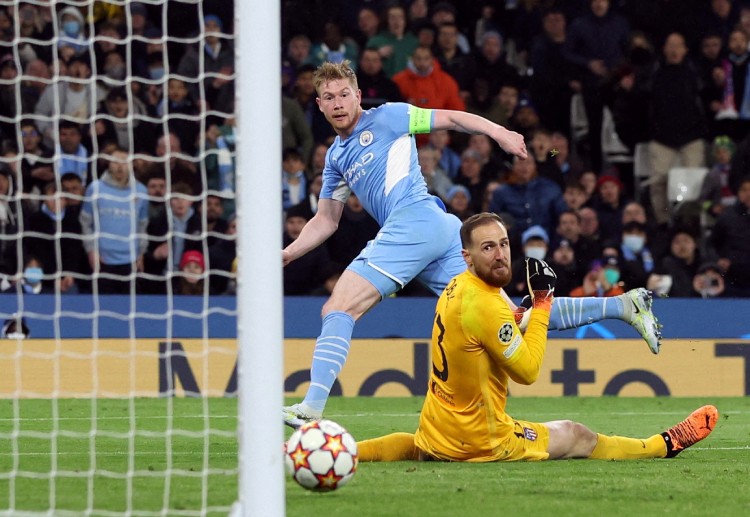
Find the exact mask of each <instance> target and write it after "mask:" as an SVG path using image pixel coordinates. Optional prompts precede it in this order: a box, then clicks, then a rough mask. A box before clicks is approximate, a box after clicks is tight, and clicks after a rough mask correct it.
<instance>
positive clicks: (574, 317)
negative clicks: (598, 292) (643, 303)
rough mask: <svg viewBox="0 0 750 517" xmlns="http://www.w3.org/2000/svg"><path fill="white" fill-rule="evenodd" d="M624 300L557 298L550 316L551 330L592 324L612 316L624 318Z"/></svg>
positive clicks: (617, 298) (616, 298) (612, 298)
mask: <svg viewBox="0 0 750 517" xmlns="http://www.w3.org/2000/svg"><path fill="white" fill-rule="evenodd" d="M623 305H624V304H623V301H622V299H621V298H620V297H618V296H615V297H610V298H589V297H586V298H566V297H560V298H555V303H553V304H552V312H551V313H550V318H549V328H550V330H565V329H572V328H578V327H580V326H583V325H590V324H592V323H595V322H597V321H600V320H603V319H610V318H618V319H622V317H623V310H624V307H623Z"/></svg>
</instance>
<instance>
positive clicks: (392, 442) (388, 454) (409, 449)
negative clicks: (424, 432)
mask: <svg viewBox="0 0 750 517" xmlns="http://www.w3.org/2000/svg"><path fill="white" fill-rule="evenodd" d="M357 454H358V457H359V461H408V460H418V459H419V458H420V454H419V449H418V448H417V446H416V445H414V435H413V434H412V433H393V434H389V435H386V436H380V437H378V438H373V439H371V440H362V441H361V442H357Z"/></svg>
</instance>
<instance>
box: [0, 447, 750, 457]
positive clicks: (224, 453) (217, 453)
mask: <svg viewBox="0 0 750 517" xmlns="http://www.w3.org/2000/svg"><path fill="white" fill-rule="evenodd" d="M690 450H691V451H707V452H711V451H750V445H746V446H744V447H690ZM201 452H202V451H172V453H171V455H172V456H196V455H198V454H200V453H201ZM166 454H167V453H166V452H164V451H149V452H136V453H135V457H136V458H137V457H163V456H165V455H166ZM12 456H14V455H13V454H0V458H2V457H12ZM17 456H23V457H47V456H50V453H45V452H19V453H18V454H17ZM55 456H82V457H86V458H88V457H89V453H88V452H57V453H56V454H55ZM96 456H97V457H121V456H129V454H128V453H127V452H97V453H96ZM209 456H211V457H219V456H232V457H234V456H237V452H236V451H211V452H209Z"/></svg>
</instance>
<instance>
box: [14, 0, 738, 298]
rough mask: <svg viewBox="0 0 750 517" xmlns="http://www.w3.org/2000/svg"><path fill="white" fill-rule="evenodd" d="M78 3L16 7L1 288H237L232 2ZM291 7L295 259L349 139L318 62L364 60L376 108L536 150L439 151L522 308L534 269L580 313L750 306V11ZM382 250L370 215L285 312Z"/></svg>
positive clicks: (361, 78)
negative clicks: (518, 153) (503, 133)
mask: <svg viewBox="0 0 750 517" xmlns="http://www.w3.org/2000/svg"><path fill="white" fill-rule="evenodd" d="M72 4H73V2H71V3H70V4H69V5H66V3H65V2H58V3H57V4H56V7H55V8H54V9H53V8H50V7H44V6H42V5H41V4H40V3H25V2H20V3H17V5H14V6H7V5H6V6H5V7H0V98H1V99H2V100H1V101H0V138H2V145H1V152H0V154H1V156H0V160H1V162H0V225H2V226H1V228H2V230H1V231H0V237H1V239H2V240H0V246H2V249H1V250H0V251H1V252H2V255H1V257H2V267H1V270H0V272H1V273H3V274H4V275H3V276H2V279H0V290H3V291H9V292H32V293H33V292H55V291H56V290H58V289H59V291H61V292H63V293H75V292H90V291H92V290H95V292H98V293H155V294H159V293H165V292H173V293H176V294H203V293H209V294H232V293H233V292H234V291H233V290H234V281H233V278H234V268H236V260H235V245H234V234H235V221H234V201H233V199H234V174H235V171H234V127H235V125H234V122H235V119H234V115H233V107H234V106H233V103H234V78H235V76H234V73H235V71H234V53H233V45H232V44H233V41H234V37H233V36H232V32H233V31H232V22H233V19H232V16H233V14H232V2H221V1H219V0H213V1H208V0H207V1H204V2H203V3H202V5H200V4H197V5H196V4H193V3H182V2H179V1H175V2H168V3H167V4H166V8H163V6H158V5H152V4H145V3H144V4H142V3H128V4H127V5H126V6H123V5H121V3H116V2H106V1H100V2H94V3H92V5H91V6H88V7H85V8H80V7H77V6H75V5H72ZM281 5H282V49H283V53H282V56H281V75H282V77H281V79H282V88H283V91H282V93H283V95H282V102H281V108H282V128H281V130H282V141H283V147H284V150H283V156H282V171H280V173H281V178H282V182H281V184H282V192H281V195H282V203H283V208H284V228H283V232H284V235H283V239H284V244H285V245H286V244H288V243H289V242H291V241H292V240H294V239H295V238H296V237H297V236H298V235H299V232H300V231H301V229H302V227H304V225H305V224H306V222H307V221H308V220H309V219H310V218H312V217H313V216H314V214H315V213H316V210H317V201H318V195H319V193H320V189H321V183H322V171H323V168H324V163H325V153H326V150H327V148H328V146H329V145H330V144H331V142H332V141H333V138H334V136H335V135H334V133H333V131H332V129H331V127H330V125H329V124H328V123H327V121H326V120H325V118H324V117H323V115H322V113H321V112H320V111H319V109H318V107H317V104H316V92H315V88H314V85H313V74H314V72H315V68H316V67H317V66H318V65H320V64H321V63H322V62H324V61H337V62H338V61H342V60H344V59H348V60H350V61H351V63H352V67H353V68H355V70H356V71H357V78H358V82H359V87H360V89H361V91H362V105H363V107H364V108H366V109H367V108H371V107H376V106H379V105H381V104H383V103H384V102H401V101H405V102H409V103H411V104H414V105H416V106H420V107H423V108H445V109H455V110H465V111H469V112H472V113H476V114H479V115H481V116H483V117H486V118H488V119H490V120H492V121H494V122H497V123H499V124H502V125H505V126H507V127H509V128H510V129H513V130H515V131H517V132H520V133H522V134H523V135H524V136H525V137H526V141H527V144H528V145H529V148H530V150H531V153H530V154H531V156H530V159H528V160H525V161H515V162H514V161H513V160H511V159H510V157H509V156H507V155H505V154H504V153H503V152H502V151H501V150H500V149H499V148H498V147H497V146H495V145H493V144H492V143H491V141H490V140H489V139H488V138H487V137H485V136H482V135H473V136H468V135H461V134H458V133H452V132H447V131H436V132H434V133H432V134H430V135H429V136H427V135H422V136H420V137H418V138H417V145H418V148H419V153H418V154H419V156H418V159H419V162H420V164H421V166H422V172H423V174H424V177H425V181H426V183H427V185H428V188H429V189H430V191H431V192H432V193H434V194H435V195H437V196H439V197H440V198H442V199H443V201H444V202H445V204H446V206H447V207H448V210H449V211H451V212H452V213H455V214H456V215H457V216H458V217H459V218H461V219H464V218H466V217H468V216H470V215H472V214H474V213H477V212H480V211H486V210H488V211H492V212H496V213H498V214H500V215H501V216H502V217H503V219H504V220H505V221H506V223H507V225H508V228H509V235H510V237H511V240H512V245H513V250H514V256H515V257H516V259H515V261H514V264H513V270H514V272H515V273H514V279H515V280H514V282H513V283H512V284H511V285H510V286H509V293H510V294H511V295H518V296H520V295H522V294H523V293H524V292H525V290H526V288H525V286H524V285H523V282H522V276H523V275H522V274H521V271H522V261H523V257H524V256H529V257H536V258H540V259H541V258H546V259H547V260H548V261H550V262H551V263H552V264H553V266H554V267H555V270H556V271H557V273H558V277H559V280H558V288H557V290H558V291H559V293H558V294H560V295H571V296H606V295H616V294H619V293H621V292H623V290H628V289H632V288H635V287H647V288H649V289H652V290H653V291H655V292H656V293H657V294H659V295H665V296H671V297H717V296H722V297H727V296H730V297H731V296H735V297H746V296H750V215H749V214H750V69H749V67H748V64H749V63H750V44H749V42H750V0H748V1H747V2H743V1H740V0H680V1H679V2H675V1H670V0H564V1H562V0H557V1H555V0H505V1H502V0H499V1H498V0H495V1H486V0H461V1H458V0H455V1H452V2H450V1H435V0H431V1H428V0H411V1H406V0H404V1H400V2H399V1H388V0H380V1H378V0H370V1H367V0H350V1H343V0H326V1H323V0H314V1H313V0H285V1H283V2H281ZM201 31H202V34H203V36H199V34H201ZM55 35H58V36H59V38H55ZM191 38H192V39H191ZM58 78H59V80H58ZM243 173H245V174H251V175H260V174H266V173H267V171H257V170H250V171H243ZM680 184H681V185H682V186H683V188H682V189H679V188H675V187H674V185H680ZM377 231H378V227H377V225H376V224H375V222H374V221H373V220H372V218H371V217H370V216H369V215H368V214H367V213H365V212H364V210H363V209H362V206H361V204H360V203H359V202H358V200H357V199H356V197H354V196H352V197H350V199H349V200H348V202H347V204H346V206H345V208H344V213H343V216H342V220H341V223H340V225H339V228H338V230H337V232H336V233H335V234H334V236H333V237H332V238H331V239H330V240H329V241H328V242H327V243H326V244H325V245H323V246H321V247H320V248H318V249H317V250H315V251H314V252H312V253H309V254H308V255H306V256H305V257H303V258H302V259H300V260H297V261H295V262H293V263H292V264H290V265H289V266H288V267H287V268H286V269H285V271H284V292H285V294H287V295H325V294H327V293H330V291H331V288H332V286H333V285H334V284H335V282H336V279H337V278H338V276H339V275H340V274H341V272H342V270H343V268H344V267H345V266H346V265H347V264H348V263H349V261H350V260H352V259H353V258H354V257H355V256H356V255H357V254H358V253H359V251H360V250H361V249H362V247H363V246H364V245H365V243H366V242H367V241H368V240H369V239H372V238H374V236H375V235H376V233H377ZM132 235H139V237H140V238H131V236H132ZM92 271H95V272H98V273H99V274H98V275H95V278H96V280H94V281H92V280H91V273H92ZM134 279H135V280H134ZM403 294H404V295H423V294H426V291H425V290H423V289H422V288H421V287H420V286H418V285H409V286H407V287H406V289H405V290H404V292H403Z"/></svg>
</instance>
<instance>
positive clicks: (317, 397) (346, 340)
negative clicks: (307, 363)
mask: <svg viewBox="0 0 750 517" xmlns="http://www.w3.org/2000/svg"><path fill="white" fill-rule="evenodd" d="M353 330H354V319H353V318H352V317H351V316H350V315H349V314H347V313H345V312H340V311H334V312H331V313H329V314H327V315H326V316H325V317H324V318H323V328H322V330H321V332H320V337H318V340H317V341H316V342H315V350H314V351H313V360H312V367H311V368H310V387H309V388H308V389H307V394H306V395H305V400H304V401H303V404H305V405H306V406H307V407H308V408H310V409H311V410H313V411H315V412H319V413H322V412H323V409H324V408H325V405H326V402H327V401H328V395H329V394H330V392H331V388H332V387H333V383H334V382H335V381H336V378H337V377H338V375H339V373H341V369H342V368H343V367H344V363H345V362H346V357H347V355H349V346H350V343H351V339H352V331H353Z"/></svg>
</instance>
